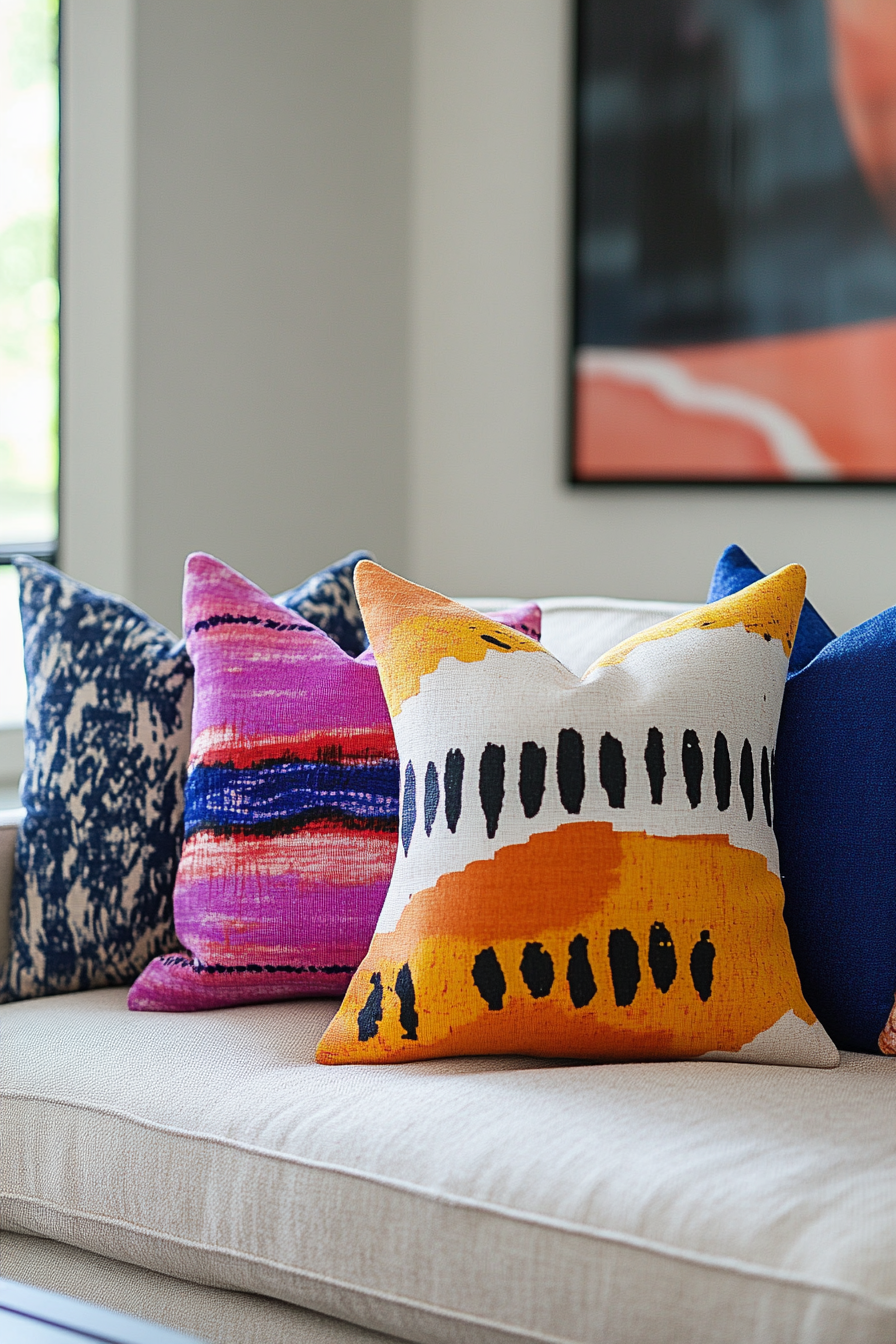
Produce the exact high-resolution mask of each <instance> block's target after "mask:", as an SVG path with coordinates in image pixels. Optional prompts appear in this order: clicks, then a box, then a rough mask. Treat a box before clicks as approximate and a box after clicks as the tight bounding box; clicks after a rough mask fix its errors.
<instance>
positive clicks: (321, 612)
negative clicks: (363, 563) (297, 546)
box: [274, 551, 374, 658]
mask: <svg viewBox="0 0 896 1344" xmlns="http://www.w3.org/2000/svg"><path fill="white" fill-rule="evenodd" d="M373 558H374V557H373V556H372V555H371V554H370V552H369V551H352V553H351V555H347V556H346V557H345V559H344V560H337V561H336V564H335V565H330V566H329V567H328V568H327V569H322V570H321V571H320V573H319V574H314V575H313V576H312V577H311V578H310V579H306V580H305V582H304V583H302V584H300V585H299V587H298V588H290V589H288V590H287V591H286V592H285V593H278V594H277V596H276V597H275V598H274V601H275V602H278V603H279V604H280V606H281V607H286V608H288V610H289V611H295V612H297V613H298V615H299V616H304V618H305V620H306V621H310V622H311V624H312V625H316V626H318V627H319V628H320V629H321V630H323V631H325V633H326V634H328V635H329V636H330V638H331V639H333V640H335V641H336V643H337V644H338V645H339V647H340V649H343V650H344V651H345V652H346V653H350V654H351V655H352V657H353V658H357V656H358V655H359V654H361V653H363V652H364V650H365V649H366V648H367V632H366V631H365V629H364V621H363V620H362V617H361V608H360V607H359V606H358V599H357V596H356V594H355V585H354V580H353V575H354V572H355V566H356V565H357V564H358V562H359V561H360V560H372V559H373Z"/></svg>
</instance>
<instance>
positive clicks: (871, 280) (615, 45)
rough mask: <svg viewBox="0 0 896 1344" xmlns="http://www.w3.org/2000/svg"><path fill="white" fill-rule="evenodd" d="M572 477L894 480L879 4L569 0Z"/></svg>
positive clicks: (893, 56)
mask: <svg viewBox="0 0 896 1344" xmlns="http://www.w3.org/2000/svg"><path fill="white" fill-rule="evenodd" d="M574 164H575V206H574V215H573V218H574V234H575V237H574V249H573V250H574V280H573V304H572V307H573V371H572V374H573V376H572V434H571V438H572V479H573V481H574V482H590V483H595V482H608V481H629V482H632V481H688V482H693V481H707V482H721V481H730V482H786V481H790V482H801V483H805V482H836V483H841V484H842V483H844V482H861V483H864V484H869V483H873V482H890V483H896V0H578V5H577V52H576V82H575V159H574Z"/></svg>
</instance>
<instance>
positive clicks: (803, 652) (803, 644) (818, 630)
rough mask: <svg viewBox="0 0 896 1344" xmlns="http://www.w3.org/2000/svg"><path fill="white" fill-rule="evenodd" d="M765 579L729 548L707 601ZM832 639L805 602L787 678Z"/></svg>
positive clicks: (743, 553)
mask: <svg viewBox="0 0 896 1344" xmlns="http://www.w3.org/2000/svg"><path fill="white" fill-rule="evenodd" d="M360 558H361V557H360V555H359V559H360ZM367 558H372V557H367ZM764 578H765V575H764V574H763V572H762V570H761V569H760V568H759V567H758V565H755V564H754V563H753V561H752V560H751V559H750V557H749V556H748V555H747V553H746V551H742V550H741V548H740V547H739V546H729V547H728V548H727V549H726V550H724V551H723V552H722V554H721V556H720V557H719V563H718V564H717V565H716V568H715V572H714V574H713V576H712V582H711V583H710V585H709V594H708V596H707V599H706V600H707V602H718V601H719V600H720V599H721V598H723V597H731V596H733V594H734V593H739V592H740V591H741V590H742V589H744V588H746V587H747V586H748V585H749V584H751V583H756V582H757V581H758V580H759V579H764ZM832 639H836V635H835V634H834V632H833V630H832V629H831V627H830V626H829V625H828V623H827V621H824V620H822V618H821V617H820V616H819V614H818V612H817V611H816V610H815V608H814V607H813V605H812V603H811V602H810V601H809V599H808V598H806V599H805V601H804V602H803V609H802V611H801V613H800V619H799V624H798V625H797V628H796V638H795V639H794V641H793V652H792V653H791V655H790V667H789V670H788V675H789V676H791V677H792V676H793V675H794V673H795V672H799V671H800V670H801V669H802V668H804V667H805V666H806V664H807V663H811V661H812V659H813V658H814V657H815V655H816V654H817V653H820V652H821V650H822V649H823V648H824V647H825V645H826V644H830V642H831V640H832Z"/></svg>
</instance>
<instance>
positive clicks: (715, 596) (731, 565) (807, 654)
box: [706, 546, 836, 676]
mask: <svg viewBox="0 0 896 1344" xmlns="http://www.w3.org/2000/svg"><path fill="white" fill-rule="evenodd" d="M764 578H765V575H764V574H763V572H762V570H761V569H759V567H758V566H757V565H754V564H753V561H752V560H751V559H750V557H749V556H748V555H747V554H746V552H745V551H742V550H741V548H740V547H739V546H729V547H728V549H727V550H726V551H723V552H722V554H721V556H720V558H719V563H718V564H717V565H716V569H715V573H714V574H713V576H712V583H711V584H710V585H709V595H708V596H707V599H706V600H707V602H718V601H719V599H720V598H722V597H731V595H732V593H739V592H740V590H741V589H742V588H746V587H747V586H748V585H749V584H751V583H756V582H757V580H758V579H764ZM832 639H836V635H835V634H834V632H833V630H832V629H831V627H830V626H829V625H828V623H827V621H823V620H822V619H821V617H820V616H819V614H818V612H817V611H816V610H815V608H814V607H813V605H812V603H811V602H809V601H808V600H807V601H805V602H804V603H803V610H802V613H801V615H800V623H799V625H798V626H797V631H796V639H795V640H794V641H793V652H792V653H791V655H790V675H791V676H792V675H793V673H794V672H799V671H800V669H801V668H803V667H805V666H806V664H807V663H811V661H812V659H813V658H814V657H815V655H816V654H818V653H821V650H822V649H823V648H824V647H825V645H826V644H830V642H831V640H832Z"/></svg>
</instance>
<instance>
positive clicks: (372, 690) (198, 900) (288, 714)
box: [128, 555, 540, 1010]
mask: <svg viewBox="0 0 896 1344" xmlns="http://www.w3.org/2000/svg"><path fill="white" fill-rule="evenodd" d="M508 615H509V618H510V619H514V616H513V614H512V613H510V614H508ZM515 618H516V619H517V620H519V621H520V622H522V623H523V624H524V625H526V626H527V628H529V629H533V630H535V631H536V632H537V630H538V628H539V619H540V617H539V612H538V608H537V607H534V606H532V605H527V606H525V607H523V608H520V609H519V610H518V611H517V613H516V616H515ZM492 624H493V625H494V622H493V623H492ZM184 627H185V629H186V632H187V636H186V638H187V646H188V648H189V651H190V654H191V656H192V658H193V662H194V664H195V667H196V704H195V708H194V713H193V745H192V751H191V755H190V765H189V775H188V780H187V787H186V824H185V829H186V840H185V843H184V851H183V856H182V858H181V863H180V868H179V870H178V874H177V884H176V887H175V893H174V917H175V925H176V928H177V933H178V936H179V938H180V940H181V943H182V944H183V946H184V947H185V948H187V949H189V953H188V954H186V955H184V954H174V955H169V956H165V957H160V958H158V959H156V960H155V961H154V962H153V963H152V964H151V965H150V966H148V967H147V969H146V970H145V971H144V972H143V974H142V975H141V977H140V979H139V980H138V981H137V983H136V984H135V985H134V986H133V988H132V990H131V993H130V996H129V999H128V1002H129V1005H130V1007H131V1008H134V1009H140V1010H143V1009H148V1010H153V1009H158V1010H178V1009H185V1010H189V1009H196V1008H216V1007H222V1006H226V1005H228V1004H236V1003H253V1002H260V1001H263V1000H269V999H281V998H295V997H299V996H303V995H334V994H341V993H342V992H343V991H344V990H345V987H346V986H347V984H348V982H349V979H350V977H351V975H352V972H353V971H354V969H355V967H356V966H357V965H358V963H359V962H360V960H361V958H362V957H363V955H364V953H365V952H366V951H367V947H368V945H369V942H370V937H371V935H372V933H373V929H374V926H375V924H376V919H377V916H378V914H379V911H380V908H381V906H382V903H383V899H384V897H385V894H386V890H387V887H388V883H389V878H390V877H391V874H392V868H393V866H394V862H395V850H396V844H397V837H396V831H397V826H398V760H397V754H396V750H395V740H394V735H393V732H392V726H391V723H390V720H389V714H388V710H387V708H386V703H385V700H384V698H383V693H382V689H381V686H380V678H379V673H378V671H377V666H376V663H375V661H374V658H373V655H372V653H370V652H367V653H364V654H362V655H361V656H360V657H358V658H352V657H351V656H350V655H348V654H347V653H345V652H344V651H343V650H342V649H341V648H340V647H339V646H338V645H337V644H336V643H334V641H333V640H332V639H330V638H329V636H328V635H326V634H325V633H324V632H323V631H322V630H321V629H319V628H318V627H317V626H315V625H312V624H310V623H309V622H307V621H305V620H302V619H301V618H300V617H296V616H290V615H289V614H287V613H284V611H283V609H282V607H280V606H278V605H277V604H276V603H275V602H274V600H273V599H272V598H269V597H268V596H267V594H266V593H263V592H262V591H261V589H259V588H256V587H255V585H254V584H252V583H250V582H249V581H248V580H247V579H245V578H243V577H242V575H240V574H237V573H236V572H235V571H234V570H232V569H230V568H229V567H228V566H227V565H224V564H222V563H221V562H220V561H218V560H215V559H213V558H212V557H211V556H208V555H192V556H190V558H189V559H188V561H187V568H186V579H185V584H184ZM494 628H495V629H496V631H498V632H500V631H501V629H502V627H501V626H494ZM496 637H501V638H503V636H501V635H500V633H499V635H498V636H496Z"/></svg>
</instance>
